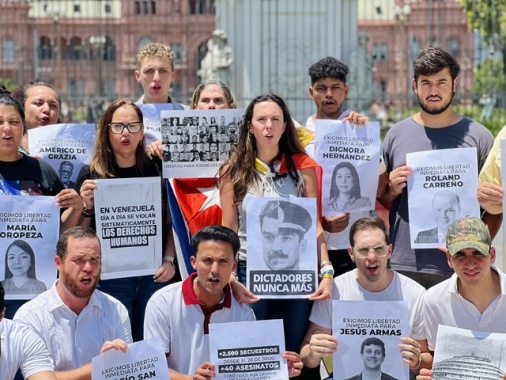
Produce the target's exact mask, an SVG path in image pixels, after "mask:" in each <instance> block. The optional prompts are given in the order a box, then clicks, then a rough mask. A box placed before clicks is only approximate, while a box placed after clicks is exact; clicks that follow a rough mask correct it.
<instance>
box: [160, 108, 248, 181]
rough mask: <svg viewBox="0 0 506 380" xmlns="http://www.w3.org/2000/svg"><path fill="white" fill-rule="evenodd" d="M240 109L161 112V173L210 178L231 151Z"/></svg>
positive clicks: (238, 124)
mask: <svg viewBox="0 0 506 380" xmlns="http://www.w3.org/2000/svg"><path fill="white" fill-rule="evenodd" d="M243 114H244V110H242V109H232V110H184V111H162V112H161V118H162V144H163V176H164V177H165V178H196V177H201V178H209V177H214V176H215V175H216V173H217V172H218V169H219V167H220V166H221V164H223V162H225V161H226V160H227V159H228V158H229V157H230V155H231V154H232V152H234V151H235V149H236V145H237V142H238V140H239V128H240V123H241V120H242V116H243Z"/></svg>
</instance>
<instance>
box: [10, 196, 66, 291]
mask: <svg viewBox="0 0 506 380" xmlns="http://www.w3.org/2000/svg"><path fill="white" fill-rule="evenodd" d="M0 210H2V211H1V212H0V241H1V242H2V244H1V247H2V248H1V253H2V256H0V279H1V282H2V285H3V287H4V289H5V298H6V299H10V300H12V299H25V300H26V299H32V298H33V297H35V296H36V295H37V294H40V293H42V292H43V291H45V290H47V289H49V288H50V287H51V286H52V285H53V282H54V281H55V280H56V267H55V264H54V257H55V252H56V243H57V241H58V236H59V231H60V209H59V208H58V207H57V206H56V204H55V201H54V197H45V196H38V197H27V196H20V195H2V196H0Z"/></svg>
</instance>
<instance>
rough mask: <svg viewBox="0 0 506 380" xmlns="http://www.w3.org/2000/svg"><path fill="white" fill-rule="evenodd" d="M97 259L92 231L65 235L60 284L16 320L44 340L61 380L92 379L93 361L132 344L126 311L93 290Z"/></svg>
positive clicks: (97, 245)
mask: <svg viewBox="0 0 506 380" xmlns="http://www.w3.org/2000/svg"><path fill="white" fill-rule="evenodd" d="M100 260H101V251H100V242H99V240H98V237H97V235H96V234H95V232H94V231H93V230H92V229H90V228H88V227H74V228H71V229H69V230H67V231H65V232H64V233H63V234H62V235H61V236H60V239H59V240H58V243H57V246H56V257H55V263H56V267H57V268H58V272H59V279H58V280H56V282H55V283H54V285H53V287H51V289H49V290H47V291H45V292H44V293H42V294H40V295H39V296H37V297H35V298H34V299H33V300H31V301H29V302H27V303H25V304H24V305H23V306H22V307H21V308H20V309H19V310H18V311H17V313H16V315H15V316H14V320H15V321H17V322H18V323H25V324H27V325H28V326H29V327H31V328H33V330H35V331H36V332H37V333H38V334H39V335H40V336H41V337H42V339H43V340H44V341H45V343H46V345H47V347H48V349H49V353H50V355H51V358H52V359H53V362H54V366H55V370H56V371H57V375H58V379H60V380H72V379H86V380H91V360H92V358H93V357H94V356H96V355H98V354H100V353H101V352H105V351H107V350H109V349H111V348H113V349H120V350H122V351H125V350H126V349H127V347H128V345H127V343H131V342H132V335H131V333H130V320H129V318H128V312H127V310H126V308H125V307H124V306H123V305H122V304H121V303H120V302H119V301H118V300H116V299H115V298H113V297H111V296H109V295H108V294H105V293H102V292H101V291H99V290H96V286H97V284H98V280H99V279H100V270H101V266H100Z"/></svg>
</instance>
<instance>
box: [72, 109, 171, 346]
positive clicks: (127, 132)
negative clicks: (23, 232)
mask: <svg viewBox="0 0 506 380" xmlns="http://www.w3.org/2000/svg"><path fill="white" fill-rule="evenodd" d="M158 164H159V162H155V161H151V160H150V159H149V158H148V157H147V156H146V154H145V138H144V125H143V116H142V112H141V110H140V109H139V107H137V106H136V105H135V104H134V103H133V102H132V101H130V100H128V99H121V100H117V101H115V102H113V103H112V104H111V105H110V106H109V108H108V109H107V110H106V111H105V113H104V115H103V116H102V118H101V119H100V122H99V124H98V126H97V133H96V139H95V147H94V152H93V157H92V159H91V161H90V164H89V165H87V166H84V167H83V168H82V169H81V172H80V173H79V176H78V180H77V183H76V189H78V190H79V191H80V193H81V197H82V199H83V201H84V203H85V208H84V209H83V212H82V216H83V218H82V223H81V225H83V226H91V227H92V228H95V219H94V214H95V210H94V206H95V203H94V192H95V189H96V184H95V181H94V179H107V178H138V177H160V186H162V187H163V188H162V210H164V213H163V214H164V215H163V224H164V226H165V227H164V228H163V233H164V237H163V240H164V254H163V263H162V266H161V267H160V268H159V269H158V270H157V271H156V272H155V273H154V274H153V275H152V276H139V277H125V278H118V279H112V280H102V281H101V282H100V284H99V287H100V290H102V291H104V292H106V293H108V294H110V295H112V296H113V297H116V298H117V299H118V300H120V301H121V302H122V303H123V304H124V305H125V307H126V308H127V309H128V312H129V315H130V320H131V322H132V336H133V338H134V340H135V341H138V340H141V339H142V329H143V323H144V310H145V308H146V304H147V301H148V300H149V297H151V295H152V294H153V293H154V292H155V291H157V290H158V289H160V288H162V287H163V286H164V285H165V283H166V282H167V281H169V280H170V279H172V277H174V274H175V265H174V262H173V261H174V257H175V251H174V241H173V239H172V228H171V226H170V219H169V218H168V217H167V215H168V203H167V198H166V197H167V195H166V194H167V191H166V189H165V186H164V184H165V182H164V181H163V180H162V177H161V170H160V168H159V165H158ZM132 196H135V195H134V194H132ZM153 280H154V281H153Z"/></svg>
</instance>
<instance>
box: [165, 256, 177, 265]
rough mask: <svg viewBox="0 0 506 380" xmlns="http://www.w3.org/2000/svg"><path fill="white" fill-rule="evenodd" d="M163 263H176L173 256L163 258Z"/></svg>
mask: <svg viewBox="0 0 506 380" xmlns="http://www.w3.org/2000/svg"><path fill="white" fill-rule="evenodd" d="M163 261H170V262H171V263H173V262H174V257H172V256H163Z"/></svg>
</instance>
